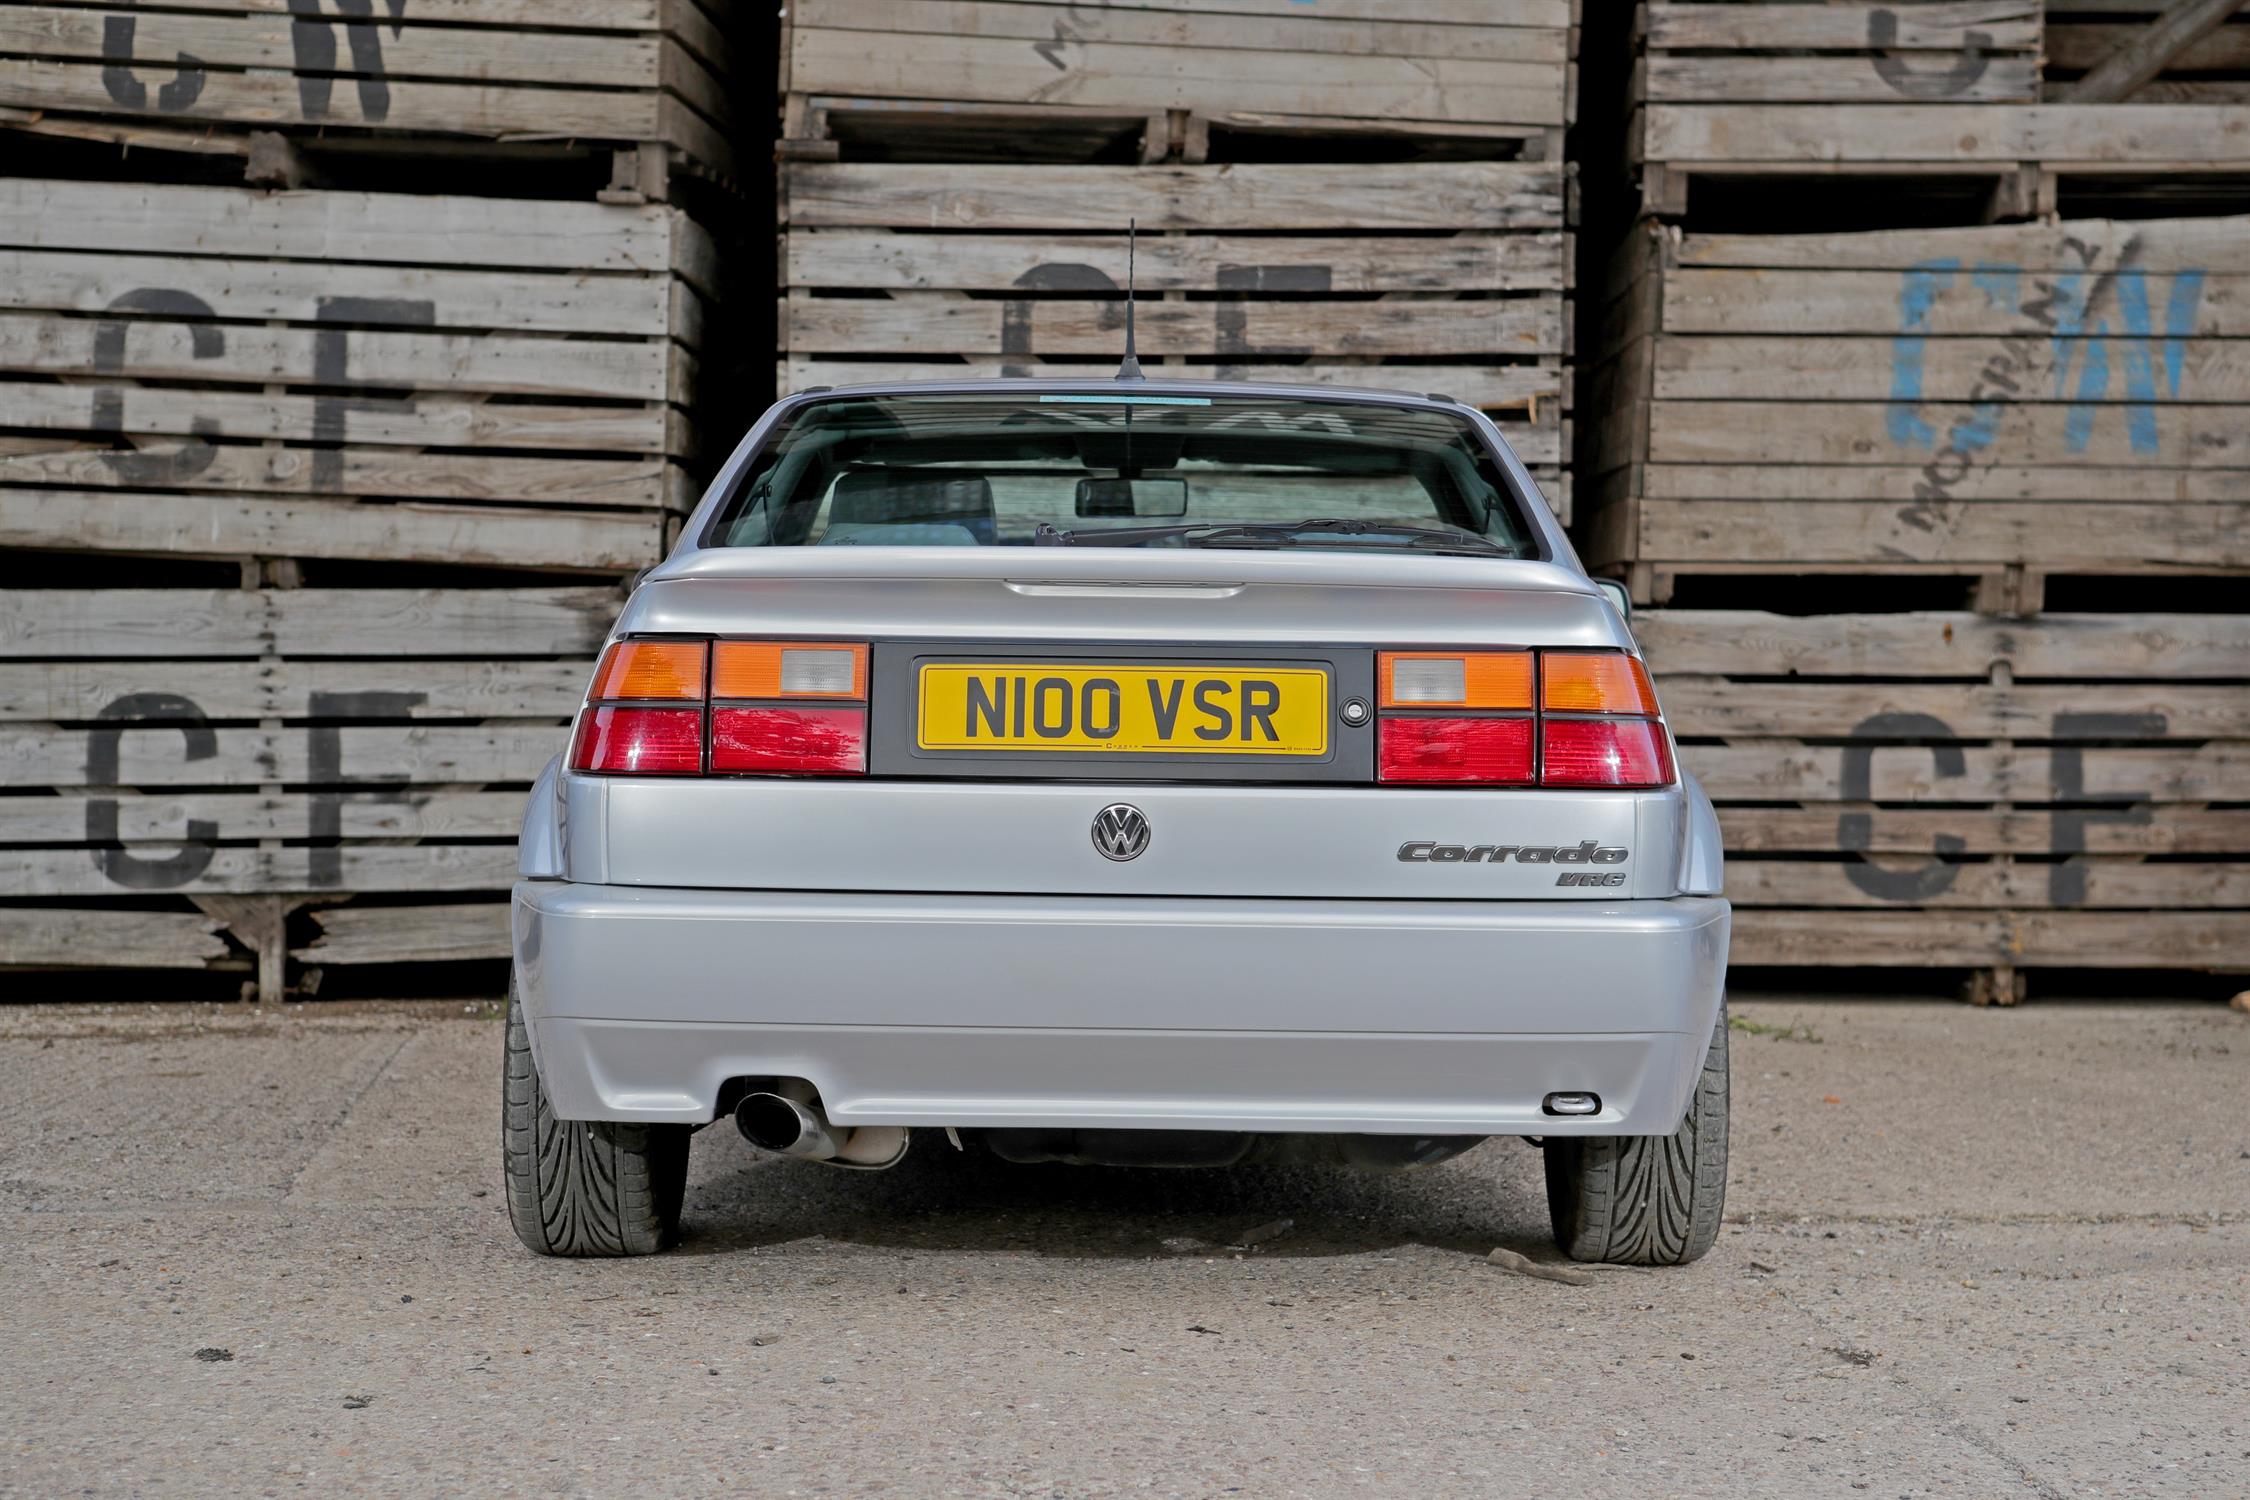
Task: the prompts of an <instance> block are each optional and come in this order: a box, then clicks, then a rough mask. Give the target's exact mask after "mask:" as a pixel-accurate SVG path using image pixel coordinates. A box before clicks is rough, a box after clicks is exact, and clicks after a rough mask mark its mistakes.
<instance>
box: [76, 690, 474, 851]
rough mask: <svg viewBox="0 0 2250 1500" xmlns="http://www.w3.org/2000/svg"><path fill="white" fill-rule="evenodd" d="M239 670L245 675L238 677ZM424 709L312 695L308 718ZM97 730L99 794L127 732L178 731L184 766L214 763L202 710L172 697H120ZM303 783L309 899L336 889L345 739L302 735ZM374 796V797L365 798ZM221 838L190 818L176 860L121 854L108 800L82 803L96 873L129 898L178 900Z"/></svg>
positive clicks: (334, 729) (414, 702) (91, 748)
mask: <svg viewBox="0 0 2250 1500" xmlns="http://www.w3.org/2000/svg"><path fill="white" fill-rule="evenodd" d="M245 670H250V669H249V668H245ZM428 701H429V695H428V694H427V693H420V692H381V691H374V692H356V693H327V692H314V693H313V694H312V695H311V698H310V701H309V702H308V703H307V705H306V707H307V711H308V712H309V713H311V714H312V716H313V717H315V718H326V719H336V718H350V719H400V718H405V717H406V716H407V715H408V714H410V713H412V712H413V711H414V710H415V709H417V708H419V707H420V706H422V705H423V704H424V703H426V702H428ZM95 719H96V721H97V722H96V724H95V727H94V728H92V729H90V730H88V731H87V732H86V784H87V785H88V786H89V787H93V788H97V789H108V788H115V787H117V786H118V785H119V778H120V776H121V775H122V771H121V766H120V762H121V761H122V759H123V755H122V745H123V740H124V736H125V731H126V730H128V729H135V728H141V729H152V730H154V729H164V730H173V731H177V732H178V734H179V736H180V739H181V745H182V749H181V755H182V758H183V759H184V760H186V761H189V762H191V763H192V762H194V761H199V760H211V759H213V758H214V757H216V756H217V755H218V753H219V742H218V737H217V735H215V734H214V733H213V732H212V729H211V720H210V716H209V715H208V714H206V713H205V712H204V711H203V707H202V705H201V704H199V703H197V702H195V700H193V699H192V698H188V697H186V696H184V695H183V694H180V693H169V692H160V691H140V692H131V693H126V694H123V695H122V696H120V697H117V698H114V699H112V700H111V701H110V702H108V703H106V704H104V705H103V706H102V709H101V712H100V713H98V714H96V715H95ZM305 738H306V743H305V750H306V755H305V761H306V774H307V775H308V777H309V778H310V779H311V781H312V783H313V785H314V786H315V788H316V790H315V791H314V792H313V793H312V794H311V797H310V805H309V812H310V828H309V830H308V831H309V832H310V834H311V836H312V838H313V840H314V843H313V846H312V848H311V849H309V850H308V851H307V855H308V858H307V868H308V871H309V881H308V883H309V884H310V885H311V886H312V888H313V889H315V890H331V889H335V888H338V887H341V886H342V885H343V883H344V851H343V848H342V846H341V845H340V844H338V843H337V842H336V840H338V839H341V838H342V837H343V832H344V822H343V810H344V796H345V792H344V790H343V788H344V785H345V782H346V775H347V773H346V769H345V766H344V738H343V732H342V729H341V726H339V725H337V724H335V723H323V724H311V725H308V726H306V728H305ZM371 788H372V790H371ZM350 791H351V792H352V793H353V794H354V795H356V796H357V797H358V798H359V799H360V800H361V801H373V802H406V801H409V800H410V796H409V793H408V790H407V788H406V787H405V785H404V784H403V783H400V784H395V785H385V784H384V783H382V782H379V781H372V780H371V779H369V778H365V777H363V778H360V779H359V780H358V781H356V782H354V783H352V784H351V786H350ZM225 836H226V834H225V832H224V830H222V829H221V828H220V827H219V825H217V824H216V823H213V822H210V821H208V820H207V819H203V818H190V819H188V821H187V824H186V826H185V828H184V829H183V830H182V832H181V835H180V837H181V844H180V847H179V848H178V850H177V851H176V852H174V853H172V854H169V855H165V856H161V857H159V856H153V855H146V854H139V853H136V852H134V851H133V850H131V849H127V848H125V847H124V845H123V843H122V841H121V838H120V834H119V827H118V803H117V799H116V798H115V797H101V796H96V797H90V798H88V799H87V802H86V842H87V843H89V844H92V845H94V846H96V847H94V848H92V849H90V850H88V851H87V852H88V854H90V855H91V856H92V858H93V861H94V868H95V869H97V870H99V871H101V873H102V875H103V877H104V878H105V879H108V880H110V881H112V882H114V883H115V884H117V885H119V886H122V887H124V888H125V889H127V890H132V891H165V890H177V889H179V888H180V887H182V886H186V885H190V884H193V883H194V881H195V880H196V879H197V878H198V877H199V876H201V875H202V874H203V872H204V871H205V870H207V869H209V868H210V867H211V860H212V857H213V855H214V854H215V853H216V852H217V851H216V849H215V848H214V845H215V844H216V843H217V841H218V840H219V839H221V838H223V837H225Z"/></svg>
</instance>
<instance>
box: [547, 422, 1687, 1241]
mask: <svg viewBox="0 0 2250 1500" xmlns="http://www.w3.org/2000/svg"><path fill="white" fill-rule="evenodd" d="M521 877H522V878H521V880H520V882H519V883H518V884H517V886H516V888H515V897H514V940H515V975H514V983H513V996H512V1001H511V1007H510V1015H509V1024H508V1049H507V1062H506V1070H507V1071H506V1081H505V1097H504V1121H503V1146H504V1151H503V1155H504V1159H505V1163H506V1180H507V1188H508V1202H509V1209H510V1213H511V1216H512V1218H513V1221H514V1224H515V1228H516V1231H517V1233H518V1234H519V1235H521V1237H522V1238H523V1240H524V1242H525V1243H526V1244H527V1245H529V1246H530V1247H531V1248H532V1249H534V1250H537V1251H540V1252H543V1253H547V1254H555V1255H617V1254H636V1253H643V1252H648V1251H654V1250H659V1249H662V1248H664V1247H665V1246H666V1245H667V1244H669V1243H670V1242H671V1241H672V1240H673V1239H674V1238H675V1236H676V1235H677V1232H678V1226H679V1219H680V1205H681V1193H682V1186H683V1183H684V1180H685V1176H686V1171H687V1153H688V1142H689V1139H690V1137H691V1136H692V1135H693V1134H694V1133H695V1132H696V1131H697V1130H699V1129H701V1128H702V1127H703V1126H705V1125H709V1124H712V1123H713V1122H715V1121H718V1120H722V1119H727V1118H730V1117H731V1118H732V1120H733V1121H734V1123H735V1125H736V1126H737V1127H738V1128H739V1129H740V1130H741V1131H742V1133H743V1134H744V1135H745V1136H747V1137H748V1138H749V1139H750V1140H751V1141H752V1142H754V1143H755V1144H757V1145H759V1146H761V1147H764V1148H767V1149H769V1150H773V1151H780V1152H789V1153H794V1154H795V1155H798V1156H801V1157H805V1158H808V1159H811V1160H814V1161H819V1162H825V1163H829V1164H831V1165H834V1166H838V1167H850V1168H859V1169H875V1168H881V1167H886V1166H889V1165H891V1164H893V1163H895V1162H896V1161H898V1160H899V1159H900V1158H901V1157H902V1156H903V1155H904V1154H905V1153H906V1150H907V1146H908V1134H909V1132H910V1131H912V1130H914V1129H916V1128H926V1129H927V1130H929V1131H934V1132H936V1136H937V1140H936V1144H937V1146H938V1147H939V1148H941V1149H944V1148H948V1147H949V1146H960V1147H964V1148H967V1149H985V1150H990V1151H992V1152H994V1153H997V1154H998V1155H999V1156H1001V1157H1003V1158H1006V1159H1008V1160H1010V1161H1022V1162H1043V1161H1068V1162H1095V1163H1112V1164H1145V1165H1165V1166H1186V1165H1213V1166H1220V1165H1228V1164H1233V1163H1238V1162H1245V1161H1274V1160H1295V1161H1312V1162H1323V1163H1334V1164H1337V1165H1339V1166H1350V1167H1362V1168H1376V1169H1399V1168H1409V1167H1420V1166H1426V1165H1429V1164H1432V1163H1435V1162H1439V1161H1443V1160H1444V1159H1446V1158H1448V1157H1451V1156H1454V1155H1457V1154H1458V1153H1460V1152H1462V1151H1464V1150H1467V1149H1468V1148H1469V1147H1471V1146H1473V1145H1475V1144H1476V1143H1477V1142H1478V1141H1479V1140H1481V1139H1483V1138H1484V1137H1487V1136H1493V1135H1511V1136H1521V1137H1527V1138H1532V1139H1535V1140H1537V1141H1539V1142H1542V1143H1543V1147H1544V1155H1545V1161H1546V1176H1547V1187H1548V1196H1549V1200H1550V1203H1551V1207H1552V1217H1553V1223H1554V1231H1555V1238H1556V1241H1557V1243H1558V1244H1559V1245H1560V1246H1561V1247H1562V1249H1563V1250H1564V1251H1565V1252H1566V1253H1567V1254H1569V1255H1571V1256H1573V1257H1576V1258H1579V1259H1582V1260H1597V1261H1618V1262H1633V1263H1642V1264H1648V1263H1676V1262H1684V1261H1689V1260H1693V1259H1694V1258H1696V1257H1697V1256H1699V1255H1701V1254H1702V1253H1703V1252H1704V1251H1705V1250H1707V1249H1708V1248H1709V1247H1710V1245H1711V1242H1712V1240H1713V1238H1714V1237H1715V1236H1716V1235H1717V1233H1718V1226H1719V1215H1720V1208H1721V1202H1722V1198H1723V1195H1724V1192H1725V1185H1726V1151H1727V1030H1726V1021H1725V1015H1724V1008H1723V987H1724V978H1725V972H1726V959H1727V930H1728V921H1729V913H1728V907H1727V903H1726V901H1725V900H1724V899H1723V897H1722V895H1721V884H1720V853H1719V831H1718V825H1717V822H1716V820H1715V818H1714V817H1713V814H1712V810H1711V805H1710V803H1709V801H1708V800H1707V799H1706V798H1705V797H1704V796H1703V794H1702V791H1701V789H1700V788H1698V787H1697V786H1696V784H1695V782H1694V780H1693V779H1692V778H1690V777H1688V776H1687V775H1685V774H1684V773H1683V772H1682V771H1681V770H1680V767H1679V761H1678V757H1677V754H1676V751H1675V748H1674V746H1673V742H1672V738H1671V735H1670V733H1669V731H1668V730H1667V729H1666V727H1665V724H1664V720H1663V717H1662V715H1661V713H1660V711H1659V709H1658V705H1657V700H1656V695H1655V693H1654V691H1653V689H1652V688H1651V686H1650V683H1649V678H1648V673H1647V671H1646V670H1645V669H1644V668H1643V666H1642V664H1641V660H1640V656H1639V653H1638V651H1637V649H1636V647H1635V645H1634V641H1633V636H1632V633H1631V631H1630V629H1629V627H1628V625H1627V622H1626V619H1625V617H1624V614H1623V612H1622V604H1621V599H1620V600H1613V599H1612V598H1611V597H1607V596H1605V592H1604V588H1603V587H1600V586H1597V585H1596V584H1595V583H1594V582H1593V581H1591V580H1589V579H1588V578H1587V576H1586V574H1585V572H1584V571H1583V569H1582V568H1581V567H1580V566H1579V564H1578V561H1577V559H1576V558H1575V557H1574V556H1573V555H1572V553H1571V550H1570V545H1569V543H1568V542H1567V541H1566V540H1565V539H1564V537H1563V535H1562V532H1561V530H1560V528H1559V527H1557V525H1556V524H1555V522H1554V519H1553V517H1552V516H1551V515H1550V513H1549V511H1548V509H1547V506H1546V505H1545V503H1544V502H1543V501H1542V499H1541V498H1540V495H1539V492H1538V489H1537V487H1536V486H1535V484H1534V483H1533V481H1532V479H1531V477H1530V475H1529V474H1527V473H1526V472H1525V470H1524V468H1523V465H1522V464H1521V463H1519V462H1518V461H1517V459H1516V457H1515V455H1514V454H1513V453H1511V452H1510V451H1509V449H1508V446H1507V443H1506V442H1505V441H1504V440H1503V439H1502V437H1501V435H1500V433H1499V431H1498V430H1497V429H1496V428H1495V427H1494V426H1493V424H1492V423H1491V422H1490V421H1489V420H1487V419H1486V418H1485V417H1484V416H1482V415H1481V414H1480V413H1478V412H1476V411H1474V410H1471V409H1469V408H1467V407H1464V406H1462V405H1460V404H1458V403H1456V402H1453V401H1450V400H1448V399H1446V398H1445V397H1442V396H1427V397H1424V396H1411V395H1402V394H1397V393H1390V392H1374V391H1364V392H1363V391H1345V390H1338V389H1332V388H1325V387H1322V388H1298V387H1287V386H1266V385H1242V384H1225V383H1173V382H1166V381H1160V380H1143V379H1116V380H1107V379H1088V380H1070V381H1063V380H1037V381H976V382H967V381H964V382H960V383H949V384H917V385H883V386H863V387H854V388H848V389H832V390H825V389H824V390H817V391H807V392H804V393H801V394H799V395H796V396H792V397H790V398H789V399H787V400H785V401H782V402H781V403H780V404H778V405H776V406H775V407H774V408H773V409H772V410H771V411H770V412H768V413H767V414H766V416H765V417H764V418H763V419H762V420H761V421H760V422H759V423H758V425H757V426H756V427H755V428H754V429H753V430H752V431H751V432H750V434H749V436H748V437H746V438H745V439H744V440H743V442H742V445H741V447H740V448H739V449H738V450H737V451H736V452H735V453H734V455H733V456H732V458H731V459H730V460H729V461H728V463H727V465H726V467H725V469H724V470H723V471H722V472H721V473H720V474H719V476H718V478H717V480H716V481H715V482H714V483H713V485H712V487H711V490H710V493H709V494H708V495H706V496H705V497H704V499H703V502H702V504H701V505H700V506H699V507H698V508H697V510H696V512H695V514H694V516H693V517H692V518H691V519H690V521H689V522H688V525H687V528H686V531H685V533H684V535H683V537H682V540H681V542H680V544H679V546H678V548H677V550H676V551H674V553H673V554H672V556H671V557H670V558H669V559H668V560H667V561H665V563H664V564H663V565H662V566H660V567H658V568H656V569H655V570H654V571H653V572H651V573H650V574H649V575H648V576H647V578H646V579H645V580H644V581H643V582H642V583H641V584H640V586H639V587H638V588H637V589H636V590H635V591H634V593H633V595H632V598H631V599H630V601H629V602H628V603H627V604H626V605H625V608H624V611H623V613H622V614H621V615H620V616H619V618H618V621H617V624H616V627H615V629H614V630H613V631H612V632H611V635H610V639H609V642H608V644H607V647H606V649H605V650H604V652H603V654H602V657H601V661H600V664H599V666H598V667H597V669H596V671H595V674H594V680H593V682H592V684H591V686H590V687H589V689H588V692H587V698H586V704H585V707H584V708H583V709H581V710H580V712H579V715H578V720H577V723H576V725H575V727H574V729H573V732H572V737H571V741H570V748H569V750H568V752H567V753H566V754H565V755H563V756H561V757H558V760H557V763H555V764H553V765H551V766H549V767H548V769H547V772H546V774H545V775H544V776H543V777H542V778H541V779H540V781H539V783H538V785H537V786H536V787H535V788H534V789H533V791H532V795H531V803H530V807H529V809H528V810H527V812H526V814H525V818H524V827H523V841H522V851H521Z"/></svg>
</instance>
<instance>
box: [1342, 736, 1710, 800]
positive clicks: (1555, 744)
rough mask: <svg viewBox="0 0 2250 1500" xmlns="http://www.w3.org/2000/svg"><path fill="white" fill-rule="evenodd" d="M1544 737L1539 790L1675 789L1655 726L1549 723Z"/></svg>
mask: <svg viewBox="0 0 2250 1500" xmlns="http://www.w3.org/2000/svg"><path fill="white" fill-rule="evenodd" d="M1388 727H1389V726H1388V725H1386V726H1385V728H1386V729H1387V728H1388ZM1540 736H1541V743H1540V769H1539V784H1540V785H1541V786H1608V787H1656V786H1670V785H1671V784H1672V755H1671V752H1670V751H1669V750H1668V749H1666V747H1665V744H1664V729H1663V726H1661V725H1659V724H1657V723H1655V722H1653V721H1651V720H1648V719H1548V720H1545V721H1544V722H1543V723H1542V724H1541V726H1540Z"/></svg>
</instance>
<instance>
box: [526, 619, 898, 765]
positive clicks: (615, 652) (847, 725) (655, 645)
mask: <svg viewBox="0 0 2250 1500" xmlns="http://www.w3.org/2000/svg"><path fill="white" fill-rule="evenodd" d="M867 654H868V653H867V647H866V646H865V645H858V644H839V643H830V642H818V641H690V640H627V641H619V642H617V643H616V644H614V645H612V646H611V647H610V648H609V650H608V651H607V652H606V653H604V654H603V656H602V660H601V665H600V666H599V667H597V668H596V669H595V671H594V685H593V688H592V690H591V691H590V692H589V693H588V694H587V703H586V709H585V711H584V712H583V713H582V714H580V716H579V720H578V733H577V736H576V737H575V738H574V739H573V740H572V742H571V749H570V768H571V769H572V770H574V771H593V772H599V773H601V774H603V775H609V776H703V775H719V774H745V775H768V776H864V775H866V774H867Z"/></svg>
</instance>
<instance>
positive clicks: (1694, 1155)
mask: <svg viewBox="0 0 2250 1500" xmlns="http://www.w3.org/2000/svg"><path fill="white" fill-rule="evenodd" d="M1546 1157H1547V1212H1548V1215H1549V1216H1550V1217H1551V1218H1552V1219H1553V1221H1554V1226H1555V1243H1556V1244H1557V1245H1559V1246H1561V1247H1562V1252H1563V1254H1565V1255H1567V1256H1569V1257H1570V1258H1571V1259H1572V1260H1585V1261H1601V1262H1605V1263H1607V1264H1610V1265H1619V1266H1684V1265H1686V1264H1687V1263H1688V1262H1689V1261H1691V1260H1696V1259H1699V1258H1701V1256H1702V1255H1703V1252H1704V1251H1706V1250H1708V1249H1710V1248H1711V1245H1712V1243H1713V1242H1714V1241H1715V1240H1717V1239H1718V1237H1719V1215H1720V1213H1721V1212H1722V1211H1723V1210H1724V1209H1725V1207H1726V1198H1727V1011H1726V1007H1725V1006H1724V1005H1721V1006H1720V1007H1719V1024H1718V1027H1717V1028H1716V1029H1715V1030H1714V1031H1713V1032H1712V1033H1711V1045H1710V1048H1709V1050H1708V1051H1706V1052H1705V1054H1704V1057H1703V1076H1702V1077H1701V1078H1699V1079H1698V1080H1697V1081H1696V1087H1695V1094H1694V1096H1693V1097H1692V1098H1691V1099H1690V1100H1689V1101H1688V1111H1687V1118H1686V1119H1684V1120H1682V1121H1681V1122H1680V1128H1679V1129H1678V1130H1677V1131H1675V1132H1674V1133H1673V1134H1671V1135H1608V1136H1549V1137H1548V1138H1547V1144H1546Z"/></svg>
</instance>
